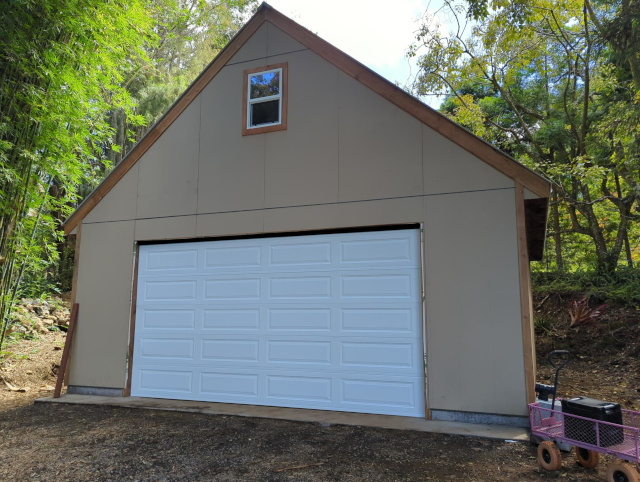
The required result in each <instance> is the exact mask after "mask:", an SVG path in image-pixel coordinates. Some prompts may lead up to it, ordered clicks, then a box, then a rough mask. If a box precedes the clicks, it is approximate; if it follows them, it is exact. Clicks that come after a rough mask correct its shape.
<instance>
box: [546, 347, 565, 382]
mask: <svg viewBox="0 0 640 482" xmlns="http://www.w3.org/2000/svg"><path fill="white" fill-rule="evenodd" d="M562 355H567V358H566V360H564V362H563V363H562V364H561V365H560V366H558V365H556V364H555V363H554V362H553V358H554V357H558V356H562ZM547 360H549V363H551V365H552V366H553V368H557V369H558V371H560V370H562V369H563V368H564V366H565V365H566V364H567V363H569V360H571V352H570V351H569V350H554V351H552V352H551V353H549V354H548V355H547ZM560 361H562V360H560ZM556 378H557V377H556Z"/></svg>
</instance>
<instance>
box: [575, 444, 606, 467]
mask: <svg viewBox="0 0 640 482" xmlns="http://www.w3.org/2000/svg"><path fill="white" fill-rule="evenodd" d="M574 449H575V452H576V459H578V463H579V464H580V465H582V466H583V467H586V468H587V469H592V468H594V467H595V466H596V465H598V464H599V463H600V454H599V453H598V452H596V451H595V450H587V449H583V448H581V447H574Z"/></svg>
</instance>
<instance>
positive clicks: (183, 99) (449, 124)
mask: <svg viewBox="0 0 640 482" xmlns="http://www.w3.org/2000/svg"><path fill="white" fill-rule="evenodd" d="M265 21H269V22H271V23H272V24H274V25H275V26H277V27H278V28H280V29H281V30H282V31H284V32H285V33H287V34H288V35H290V36H291V37H293V38H294V39H295V40H297V41H298V42H300V43H301V44H303V45H305V46H306V47H307V48H309V49H310V50H312V51H313V52H315V53H316V54H317V55H319V56H321V57H322V58H324V59H325V60H327V61H328V62H330V63H332V64H333V65H335V66H336V67H338V68H339V69H341V70H342V71H344V72H345V73H346V74H348V75H350V76H351V77H353V78H354V79H356V80H358V81H359V82H361V83H362V84H364V85H365V86H367V87H368V88H370V89H371V90H373V91H374V92H376V93H377V94H379V95H380V96H382V97H384V98H385V99H387V100H388V101H389V102H392V103H393V104H395V105H396V106H397V107H399V108H400V109H402V110H404V111H405V112H407V113H408V114H410V115H412V116H413V117H415V118H416V119H418V120H419V121H421V122H422V123H423V124H425V125H427V126H429V127H430V128H432V129H433V130H435V131H437V132H439V133H440V134H441V135H443V136H444V137H446V138H447V139H449V140H450V141H452V142H454V143H456V144H457V145H459V146H460V147H462V148H463V149H465V150H467V151H469V152H470V153H471V154H473V155H475V156H476V157H477V158H479V159H481V160H482V161H484V162H486V163H487V164H489V165H490V166H491V167H493V168H494V169H496V170H498V171H500V172H501V173H503V174H504V175H506V176H507V177H510V178H511V179H513V180H514V181H516V182H518V183H520V184H522V185H523V186H524V187H525V188H527V189H528V190H530V191H531V192H532V193H534V194H535V195H537V196H540V197H541V198H546V199H545V201H544V202H538V203H535V205H536V215H535V219H536V221H537V222H532V223H531V225H530V226H529V224H528V228H529V229H528V230H527V231H528V233H527V234H529V232H531V235H532V238H530V239H533V238H534V237H535V239H536V240H538V241H536V242H534V245H535V246H536V247H535V248H534V249H531V248H532V247H533V246H532V245H531V244H530V246H529V253H530V259H531V260H532V261H536V260H539V259H540V258H541V248H540V244H539V240H540V239H541V240H542V243H543V244H542V246H544V237H545V229H546V215H547V213H546V207H545V208H543V209H544V214H543V215H542V211H541V208H542V206H543V205H544V206H548V197H549V192H550V187H551V185H550V183H549V181H547V180H546V179H545V178H544V177H542V176H540V175H539V174H537V173H535V172H534V171H532V170H531V169H529V168H527V167H526V166H524V165H522V164H520V163H519V162H518V161H516V160H515V159H514V158H512V157H511V156H509V155H508V154H506V153H504V152H502V151H500V150H499V149H496V148H495V147H493V146H492V145H491V144H489V143H488V142H486V141H484V140H482V139H480V138H479V137H477V136H475V135H474V134H472V133H471V132H469V131H467V130H466V129H464V128H463V127H461V126H459V125H458V124H456V123H455V122H453V121H451V120H450V119H448V118H447V117H445V116H444V115H442V114H440V113H439V112H438V111H436V110H435V109H432V108H431V107H429V106H427V105H426V104H424V103H422V102H421V101H419V100H418V99H416V98H415V97H413V96H411V95H409V94H408V93H407V92H405V91H404V90H402V89H400V88H399V87H397V86H396V85H394V84H393V83H391V82H389V81H388V80H386V79H385V78H383V77H381V76H380V75H378V74H376V73H375V72H373V71H372V70H371V69H369V68H368V67H366V66H364V65H363V64H361V63H360V62H358V61H357V60H355V59H353V58H352V57H350V56H349V55H347V54H345V53H344V52H342V51H341V50H339V49H337V48H336V47H334V46H333V45H331V44H329V43H328V42H326V41H325V40H322V39H321V38H320V37H318V36H317V35H316V34H314V33H312V32H310V31H309V30H307V29H306V28H304V27H302V26H301V25H299V24H297V23H296V22H294V21H293V20H291V19H290V18H288V17H286V16H285V15H283V14H281V13H280V12H278V11H277V10H275V9H274V8H273V7H271V6H270V5H268V4H267V3H263V4H262V5H260V7H259V8H258V10H257V12H256V13H255V14H254V15H253V17H251V19H250V20H249V21H248V22H247V23H246V24H245V25H244V27H242V29H240V31H239V32H238V33H237V34H236V35H235V36H234V37H233V39H232V40H231V41H230V42H229V43H228V44H227V46H226V47H225V48H224V49H223V50H222V51H221V52H220V53H219V54H218V55H217V56H216V58H215V59H213V61H212V62H211V63H210V64H209V65H208V66H207V68H206V69H205V70H204V71H203V72H202V73H201V74H200V75H199V76H198V78H197V79H196V80H195V81H194V82H193V83H192V84H191V85H190V86H189V87H188V88H187V90H185V91H184V93H183V94H182V95H181V96H180V97H179V98H178V100H176V101H175V102H174V103H173V105H172V106H171V107H170V108H169V110H168V111H167V112H166V113H165V114H164V115H163V116H162V117H161V118H160V119H159V120H158V122H156V123H155V124H154V125H153V127H151V129H149V131H148V132H147V133H146V134H145V136H144V137H143V138H142V139H141V140H140V141H139V142H138V143H137V144H136V145H135V146H134V147H133V149H131V151H129V153H128V154H127V155H126V156H125V158H124V159H123V160H122V161H121V162H120V163H119V164H118V165H117V166H116V167H115V168H114V169H113V170H112V171H111V172H110V173H109V175H108V176H107V177H106V178H105V179H104V180H103V181H102V183H101V184H100V185H99V186H98V187H97V188H96V189H95V190H94V191H93V192H92V193H91V194H90V195H89V196H88V197H87V198H86V199H85V200H84V201H83V202H82V203H81V204H80V206H78V208H77V209H76V210H75V212H74V213H73V214H72V215H71V216H70V217H69V218H68V219H67V220H66V221H65V222H64V224H63V229H64V232H65V234H70V233H71V231H72V230H73V229H74V228H75V227H76V226H77V225H78V223H79V222H80V221H81V220H82V219H84V217H85V216H86V215H87V214H89V212H90V211H91V210H92V209H93V208H94V207H95V206H96V205H97V204H98V202H100V200H101V199H102V198H103V197H105V196H106V195H107V193H108V192H109V191H110V190H111V189H112V188H113V186H115V185H116V183H117V182H118V181H119V180H120V179H122V177H124V175H125V174H126V173H127V172H128V171H129V169H131V167H132V166H133V165H134V164H135V163H136V162H137V161H138V159H140V158H141V157H142V155H143V154H144V153H145V152H146V151H147V150H148V149H149V148H150V147H151V146H152V145H153V143H154V142H155V141H156V140H157V139H158V138H159V137H160V136H161V135H162V133H163V132H164V131H165V130H167V128H168V127H169V126H170V125H171V124H172V123H173V122H174V121H175V120H176V119H177V118H178V116H179V115H180V114H181V113H182V112H183V111H184V110H185V109H186V108H187V106H188V105H189V104H190V103H191V102H192V101H193V100H194V99H195V98H196V97H197V96H198V94H200V92H202V90H203V89H204V88H205V87H206V86H207V84H208V83H209V82H210V81H211V80H212V79H213V78H214V77H215V76H216V75H217V74H218V72H220V70H221V69H222V68H223V67H224V66H225V65H226V64H227V62H229V60H230V59H231V58H232V57H233V56H234V55H235V53H236V52H238V50H240V48H241V47H242V46H243V45H244V44H245V42H246V41H247V40H248V39H249V38H250V37H251V36H252V35H253V34H254V32H255V31H256V30H258V28H260V26H261V25H262V24H263V23H264V22H265ZM527 204H531V203H527ZM528 210H529V209H527V211H528ZM542 217H544V221H545V222H544V224H542V222H541V219H542ZM534 233H536V234H535V236H534Z"/></svg>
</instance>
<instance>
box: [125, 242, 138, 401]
mask: <svg viewBox="0 0 640 482" xmlns="http://www.w3.org/2000/svg"><path fill="white" fill-rule="evenodd" d="M135 250H136V254H135V256H134V257H133V282H132V287H131V321H130V322H129V351H128V352H127V353H128V354H127V380H126V382H125V387H124V390H123V391H122V396H123V397H130V396H131V376H132V375H133V345H134V341H135V335H136V306H137V304H138V265H139V264H140V245H139V244H138V243H135Z"/></svg>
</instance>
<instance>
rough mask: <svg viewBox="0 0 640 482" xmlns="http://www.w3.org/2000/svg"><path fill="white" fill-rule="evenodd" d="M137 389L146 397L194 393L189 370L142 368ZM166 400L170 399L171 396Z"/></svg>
mask: <svg viewBox="0 0 640 482" xmlns="http://www.w3.org/2000/svg"><path fill="white" fill-rule="evenodd" d="M137 388H138V389H139V391H140V392H142V393H146V394H147V396H158V395H163V396H164V395H167V394H170V395H173V394H178V393H183V394H187V395H192V394H193V393H194V387H193V372H192V371H191V370H176V369H164V370H162V369H155V368H149V369H145V368H142V369H141V370H140V379H139V382H138V386H137ZM166 398H171V396H168V397H166Z"/></svg>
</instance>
